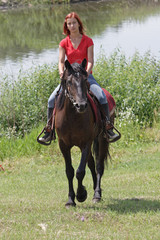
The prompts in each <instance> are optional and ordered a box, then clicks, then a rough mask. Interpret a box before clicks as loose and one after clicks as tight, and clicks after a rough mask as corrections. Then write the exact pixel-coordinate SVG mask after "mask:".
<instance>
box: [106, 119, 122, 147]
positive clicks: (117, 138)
mask: <svg viewBox="0 0 160 240" xmlns="http://www.w3.org/2000/svg"><path fill="white" fill-rule="evenodd" d="M110 125H111V126H112V127H111V128H113V129H114V130H115V131H116V132H117V133H118V136H117V137H116V138H115V139H113V140H110V141H109V143H113V142H116V141H118V140H119V139H120V138H121V133H120V132H119V131H118V129H117V128H115V126H114V125H113V124H112V123H110ZM111 128H109V129H111ZM109 129H108V130H109Z"/></svg>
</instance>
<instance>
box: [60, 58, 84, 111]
mask: <svg viewBox="0 0 160 240" xmlns="http://www.w3.org/2000/svg"><path fill="white" fill-rule="evenodd" d="M86 63H87V60H86V59H84V60H83V61H82V63H81V64H78V63H73V64H70V63H69V61H68V60H66V61H65V67H66V70H65V72H64V77H63V80H62V81H63V84H62V85H63V87H64V88H65V90H66V94H67V96H68V98H69V99H70V101H71V102H72V103H73V105H74V106H75V108H76V110H77V112H79V113H83V112H84V111H85V109H86V107H87V72H86V70H85V67H86Z"/></svg>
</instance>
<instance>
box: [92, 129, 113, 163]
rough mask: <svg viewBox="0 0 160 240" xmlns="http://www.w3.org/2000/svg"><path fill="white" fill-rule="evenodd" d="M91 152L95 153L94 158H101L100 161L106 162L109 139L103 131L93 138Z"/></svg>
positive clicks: (108, 154)
mask: <svg viewBox="0 0 160 240" xmlns="http://www.w3.org/2000/svg"><path fill="white" fill-rule="evenodd" d="M93 153H94V155H95V158H96V159H97V160H98V159H101V161H103V163H104V162H106V163H108V157H109V158H111V157H110V153H109V141H108V139H107V138H106V137H105V136H104V134H103V133H101V134H100V135H99V136H97V137H96V138H95V139H94V142H93Z"/></svg>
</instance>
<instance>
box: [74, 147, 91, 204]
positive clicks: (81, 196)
mask: <svg viewBox="0 0 160 240" xmlns="http://www.w3.org/2000/svg"><path fill="white" fill-rule="evenodd" d="M88 149H89V148H88V146H86V147H85V148H84V149H83V150H81V151H82V156H81V162H80V165H79V167H78V169H77V172H76V177H77V180H78V189H77V195H76V198H77V200H78V201H79V202H84V201H85V200H86V198H87V191H86V189H85V187H84V186H83V184H82V182H83V178H84V176H85V168H86V162H87V158H88V152H89V151H88Z"/></svg>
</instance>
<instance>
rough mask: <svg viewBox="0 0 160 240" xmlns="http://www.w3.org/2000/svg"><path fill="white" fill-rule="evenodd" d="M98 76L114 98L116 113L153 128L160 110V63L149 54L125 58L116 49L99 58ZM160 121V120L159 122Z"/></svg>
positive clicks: (101, 83) (96, 68)
mask: <svg viewBox="0 0 160 240" xmlns="http://www.w3.org/2000/svg"><path fill="white" fill-rule="evenodd" d="M95 77H96V78H97V79H99V83H100V85H101V86H103V87H104V88H106V89H107V90H108V91H109V92H110V93H111V94H112V95H113V96H114V98H115V100H116V105H117V114H118V116H119V117H120V118H121V119H122V118H125V119H128V121H129V120H131V119H132V120H133V121H134V122H135V123H136V122H138V124H140V125H141V126H144V125H145V126H152V125H153V122H154V120H155V119H156V117H157V118H158V116H159V115H158V114H159V110H160V101H159V96H160V61H158V60H157V59H156V58H154V57H153V56H151V55H150V53H149V52H147V53H146V54H145V55H144V56H140V55H139V54H138V53H135V55H134V56H133V57H132V58H130V59H128V60H127V59H126V57H125V56H124V55H123V54H120V52H119V51H118V50H117V51H115V52H114V53H113V54H112V55H111V56H110V57H109V58H108V59H107V58H106V57H104V56H101V57H100V58H99V61H98V62H97V64H96V67H95ZM157 120H158V119H157Z"/></svg>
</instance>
